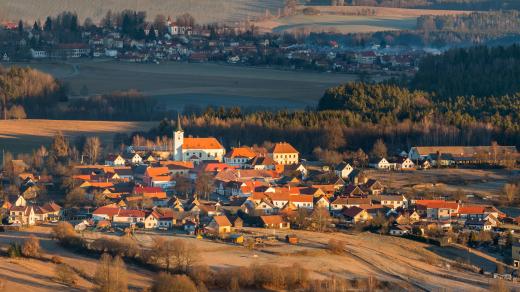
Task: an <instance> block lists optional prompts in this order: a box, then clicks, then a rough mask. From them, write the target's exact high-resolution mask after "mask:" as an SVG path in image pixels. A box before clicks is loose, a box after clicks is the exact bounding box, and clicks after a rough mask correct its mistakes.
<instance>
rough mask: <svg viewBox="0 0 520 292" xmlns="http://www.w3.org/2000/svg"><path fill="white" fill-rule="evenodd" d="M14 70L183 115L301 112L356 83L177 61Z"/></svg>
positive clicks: (339, 76)
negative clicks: (121, 94) (146, 100)
mask: <svg viewBox="0 0 520 292" xmlns="http://www.w3.org/2000/svg"><path fill="white" fill-rule="evenodd" d="M4 65H5V66H7V65H12V64H4ZM16 65H19V66H31V67H34V68H36V69H39V70H42V71H45V72H48V73H50V74H52V75H54V76H55V77H57V78H59V79H62V80H64V81H65V82H67V83H68V84H69V85H70V87H71V90H72V94H73V95H74V94H78V93H79V92H80V89H81V88H82V87H83V86H86V87H87V88H88V91H89V94H90V95H93V94H102V93H109V92H112V91H115V90H127V89H130V88H132V89H138V90H139V91H141V92H143V93H144V94H146V95H148V96H152V97H154V98H157V99H159V101H160V104H161V105H162V106H163V107H165V108H170V109H171V108H173V109H181V110H182V109H183V108H184V106H185V105H200V106H206V105H219V106H221V105H222V106H243V107H267V108H289V109H295V108H298V109H303V108H305V107H307V106H316V105H317V103H318V100H319V99H320V97H321V96H322V95H323V93H324V92H325V89H327V88H329V87H331V86H336V85H338V84H341V83H346V82H348V81H352V80H355V79H356V78H357V76H355V75H346V74H332V73H317V72H294V71H282V70H275V69H261V68H251V67H241V66H230V65H219V64H194V63H174V62H171V63H161V64H150V63H148V64H133V63H124V62H117V61H97V62H96V61H94V62H92V61H85V62H82V61H79V62H77V63H52V62H34V63H18V64H16ZM374 79H376V80H377V77H376V78H374Z"/></svg>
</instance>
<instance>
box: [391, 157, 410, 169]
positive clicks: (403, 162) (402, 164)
mask: <svg viewBox="0 0 520 292" xmlns="http://www.w3.org/2000/svg"><path fill="white" fill-rule="evenodd" d="M394 163H395V169H397V170H413V169H415V163H413V161H412V160H411V159H410V158H407V157H399V158H397V159H396V161H395V162H394Z"/></svg>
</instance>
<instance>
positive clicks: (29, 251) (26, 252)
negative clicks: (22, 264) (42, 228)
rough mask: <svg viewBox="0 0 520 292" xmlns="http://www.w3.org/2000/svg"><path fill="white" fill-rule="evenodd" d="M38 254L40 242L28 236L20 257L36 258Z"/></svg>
mask: <svg viewBox="0 0 520 292" xmlns="http://www.w3.org/2000/svg"><path fill="white" fill-rule="evenodd" d="M40 254H41V248H40V240H39V239H38V238H36V237H35V236H34V235H31V236H29V238H28V239H26V240H25V241H24V243H23V245H22V255H23V256H25V257H38V256H40Z"/></svg>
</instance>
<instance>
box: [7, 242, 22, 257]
mask: <svg viewBox="0 0 520 292" xmlns="http://www.w3.org/2000/svg"><path fill="white" fill-rule="evenodd" d="M7 254H8V255H9V257H11V258H19V257H21V256H22V247H21V246H20V244H18V243H16V242H12V243H11V244H10V245H9V249H8V250H7Z"/></svg>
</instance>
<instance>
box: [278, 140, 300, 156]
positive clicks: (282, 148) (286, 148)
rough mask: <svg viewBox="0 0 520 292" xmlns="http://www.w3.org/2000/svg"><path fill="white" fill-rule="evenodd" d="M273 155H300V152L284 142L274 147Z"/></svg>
mask: <svg viewBox="0 0 520 292" xmlns="http://www.w3.org/2000/svg"><path fill="white" fill-rule="evenodd" d="M273 153H298V150H296V149H295V148H294V147H293V146H292V145H291V144H289V143H287V142H282V143H276V145H274V149H273Z"/></svg>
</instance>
